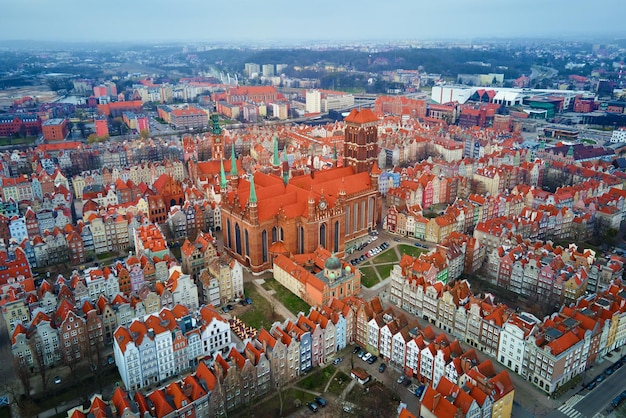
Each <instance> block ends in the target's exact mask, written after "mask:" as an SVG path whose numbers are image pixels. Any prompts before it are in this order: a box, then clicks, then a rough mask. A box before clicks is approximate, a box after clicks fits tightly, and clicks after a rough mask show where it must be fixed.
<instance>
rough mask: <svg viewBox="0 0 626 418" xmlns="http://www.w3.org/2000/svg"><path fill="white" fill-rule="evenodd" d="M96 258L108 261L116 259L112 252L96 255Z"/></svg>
mask: <svg viewBox="0 0 626 418" xmlns="http://www.w3.org/2000/svg"><path fill="white" fill-rule="evenodd" d="M96 257H97V258H98V260H106V259H107V258H113V257H115V253H113V252H110V253H102V254H98V255H96Z"/></svg>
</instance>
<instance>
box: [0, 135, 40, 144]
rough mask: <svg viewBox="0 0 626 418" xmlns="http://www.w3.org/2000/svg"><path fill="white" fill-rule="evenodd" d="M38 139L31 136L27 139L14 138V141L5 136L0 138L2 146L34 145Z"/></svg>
mask: <svg viewBox="0 0 626 418" xmlns="http://www.w3.org/2000/svg"><path fill="white" fill-rule="evenodd" d="M36 139H37V137H35V136H29V137H26V138H13V139H11V138H7V137H4V136H3V137H0V146H6V145H21V144H32V143H34V142H35V140H36Z"/></svg>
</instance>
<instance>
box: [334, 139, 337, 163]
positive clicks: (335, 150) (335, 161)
mask: <svg viewBox="0 0 626 418" xmlns="http://www.w3.org/2000/svg"><path fill="white" fill-rule="evenodd" d="M333 162H334V165H335V167H337V143H336V142H335V148H334V149H333Z"/></svg>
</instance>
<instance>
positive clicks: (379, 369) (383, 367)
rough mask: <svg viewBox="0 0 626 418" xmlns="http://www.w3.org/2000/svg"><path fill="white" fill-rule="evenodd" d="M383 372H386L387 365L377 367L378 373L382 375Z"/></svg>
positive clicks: (381, 364)
mask: <svg viewBox="0 0 626 418" xmlns="http://www.w3.org/2000/svg"><path fill="white" fill-rule="evenodd" d="M385 370H387V365H386V364H385V363H380V366H378V371H379V372H380V373H382V372H384V371H385Z"/></svg>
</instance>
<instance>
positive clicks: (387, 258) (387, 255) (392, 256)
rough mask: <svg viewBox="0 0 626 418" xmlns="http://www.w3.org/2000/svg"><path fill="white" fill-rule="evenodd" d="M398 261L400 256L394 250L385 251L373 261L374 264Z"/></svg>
mask: <svg viewBox="0 0 626 418" xmlns="http://www.w3.org/2000/svg"><path fill="white" fill-rule="evenodd" d="M397 261H398V254H396V250H394V249H393V248H391V249H388V250H386V251H383V252H382V253H380V254H378V255H377V256H376V257H374V258H373V259H372V263H374V264H378V263H396V262H397Z"/></svg>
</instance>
